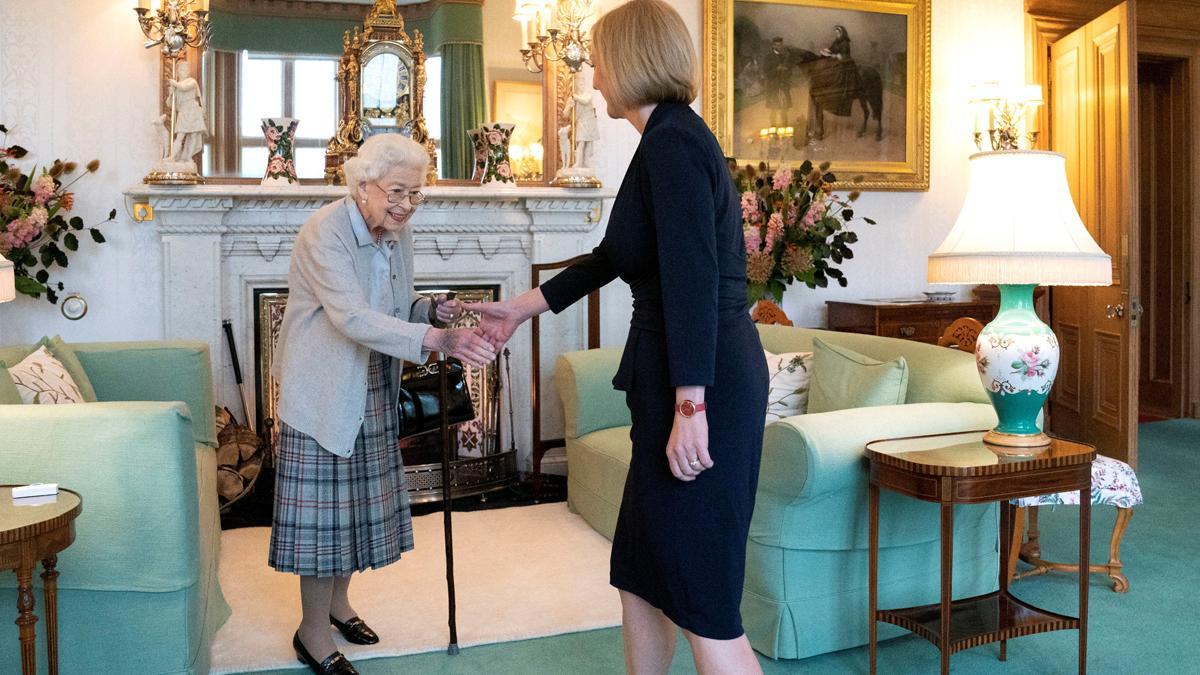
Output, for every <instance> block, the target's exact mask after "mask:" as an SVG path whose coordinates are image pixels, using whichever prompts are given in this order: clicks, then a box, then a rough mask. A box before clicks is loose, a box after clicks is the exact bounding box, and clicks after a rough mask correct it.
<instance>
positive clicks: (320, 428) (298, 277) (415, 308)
mask: <svg viewBox="0 0 1200 675" xmlns="http://www.w3.org/2000/svg"><path fill="white" fill-rule="evenodd" d="M348 208H351V209H354V208H358V207H357V206H355V204H354V203H353V202H352V201H350V199H349V197H347V198H345V199H340V200H338V201H335V202H333V203H331V204H327V205H326V206H324V207H322V208H321V209H320V210H318V211H317V212H316V213H314V214H313V215H312V216H311V217H310V218H309V219H308V222H306V223H304V226H303V227H301V228H300V233H299V234H298V235H297V236H296V244H295V247H294V248H293V250H292V260H291V266H290V268H289V270H288V301H287V309H286V310H285V311H284V314H283V323H282V325H281V326H280V330H279V342H278V344H277V345H276V348H275V349H276V351H275V359H274V364H273V365H272V374H273V375H274V376H275V378H276V379H277V380H278V381H279V408H278V417H279V419H280V420H282V421H283V422H285V423H287V425H288V426H290V427H292V428H293V429H295V430H297V431H300V432H302V433H305V434H307V435H309V436H311V437H313V438H314V439H315V440H316V441H317V443H319V444H320V445H321V447H322V448H325V449H326V450H328V451H330V452H332V453H334V454H335V455H339V456H342V457H349V456H350V454H351V452H352V451H353V450H354V440H355V438H357V437H358V432H359V429H361V427H362V423H363V415H364V412H365V408H366V402H367V361H368V360H369V358H370V354H371V352H372V351H377V352H382V353H384V354H387V355H389V356H393V357H395V360H394V361H393V371H392V381H393V382H399V379H398V375H399V372H400V367H401V366H402V365H403V361H413V362H418V363H423V362H424V361H425V360H426V359H427V358H428V357H429V351H428V350H426V349H424V348H422V346H421V343H422V341H423V340H424V339H425V333H427V332H428V331H429V328H430V326H429V306H430V301H429V299H428V298H422V297H421V296H420V295H419V294H417V292H416V291H415V289H414V288H413V240H412V232H411V231H410V230H409V229H408V228H405V229H404V230H403V231H402V232H400V233H399V234H396V235H393V236H394V238H395V240H396V244H395V250H394V251H393V252H392V255H391V281H392V291H393V294H394V297H395V305H396V307H395V311H394V315H388V314H384V313H382V312H378V311H375V310H373V309H371V307H370V305H369V300H368V295H367V289H368V288H369V283H370V281H369V279H370V271H371V258H372V256H373V255H374V254H375V249H374V247H373V246H372V242H371V241H370V240H367V241H362V240H360V237H359V236H358V235H357V234H356V233H355V230H354V228H353V226H352V225H351V220H350V213H349V211H347V209H348ZM397 317H406V318H407V319H408V320H407V321H405V320H404V319H402V318H397Z"/></svg>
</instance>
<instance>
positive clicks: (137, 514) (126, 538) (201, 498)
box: [0, 342, 229, 673]
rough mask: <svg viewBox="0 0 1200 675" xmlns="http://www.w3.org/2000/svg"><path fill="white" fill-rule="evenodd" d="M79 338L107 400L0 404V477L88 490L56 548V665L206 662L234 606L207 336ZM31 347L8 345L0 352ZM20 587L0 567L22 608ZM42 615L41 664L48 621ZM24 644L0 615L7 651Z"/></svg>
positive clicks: (104, 668) (200, 667)
mask: <svg viewBox="0 0 1200 675" xmlns="http://www.w3.org/2000/svg"><path fill="white" fill-rule="evenodd" d="M72 347H73V348H74V349H75V351H76V353H77V354H78V356H79V360H80V362H81V363H82V365H83V368H84V370H85V371H86V372H87V375H88V379H90V380H91V382H92V386H93V387H94V388H95V390H96V397H97V398H98V399H99V401H100V402H97V403H84V404H77V405H0V482H3V483H35V482H47V483H59V484H60V485H62V486H63V487H68V488H71V489H72V490H75V491H77V492H79V493H80V495H81V496H82V497H83V512H82V513H81V514H80V516H79V518H78V520H77V521H76V539H75V542H74V544H72V545H71V547H70V548H68V549H67V550H66V551H64V552H63V553H61V554H60V555H59V564H58V570H59V572H60V573H61V576H60V577H59V579H58V588H59V592H58V625H59V664H60V667H61V669H62V672H64V673H94V672H118V671H119V672H123V673H207V672H208V669H209V644H210V641H211V639H212V636H213V634H214V633H215V632H216V630H217V628H219V627H220V626H221V624H223V623H224V622H225V620H226V619H227V618H228V617H229V606H228V605H227V604H226V603H225V598H224V596H223V595H222V594H221V587H220V584H219V581H218V576H217V563H218V558H219V554H220V542H221V525H220V517H219V514H218V511H217V496H216V495H217V493H216V487H215V483H216V455H215V452H214V447H215V446H216V428H215V423H214V419H213V412H214V408H213V395H212V391H213V387H212V373H211V370H210V364H209V356H208V347H207V346H206V345H205V344H204V343H200V342H127V343H93V344H76V345H72ZM28 350H29V348H22V347H0V361H6V362H9V363H15V362H17V361H19V360H20V358H21V357H22V356H23V355H24V354H25V353H26V352H28ZM35 579H36V577H35ZM15 586H16V579H15V577H14V576H13V575H11V574H8V575H0V607H11V608H14V611H15V608H16V591H15ZM36 598H37V606H36V607H35V611H36V612H37V613H38V616H39V617H41V612H42V609H43V608H42V607H41V593H40V592H38V593H37V594H36ZM36 627H37V630H38V631H39V633H38V649H39V652H40V653H39V656H38V661H39V663H45V659H46V657H45V653H44V650H45V640H44V634H43V632H42V631H44V627H45V624H44V622H42V621H39V622H38V624H37V626H36ZM16 645H17V630H16V626H15V625H14V624H13V623H12V622H0V650H4V649H6V648H11V649H12V653H13V654H14V655H15V654H16ZM6 646H7V647H6ZM0 661H3V662H6V663H10V664H11V663H13V662H12V660H11V659H0ZM0 671H3V672H7V671H4V669H3V668H0Z"/></svg>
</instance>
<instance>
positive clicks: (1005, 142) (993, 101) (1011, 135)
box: [970, 82, 1042, 150]
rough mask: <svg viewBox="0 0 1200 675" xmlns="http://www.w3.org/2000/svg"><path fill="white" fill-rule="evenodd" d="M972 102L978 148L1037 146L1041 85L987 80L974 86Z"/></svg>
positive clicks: (1003, 148)
mask: <svg viewBox="0 0 1200 675" xmlns="http://www.w3.org/2000/svg"><path fill="white" fill-rule="evenodd" d="M970 103H971V108H972V111H973V113H974V117H975V147H976V148H978V149H979V150H1030V149H1033V148H1035V147H1036V146H1037V139H1038V128H1037V126H1038V117H1037V108H1038V106H1040V105H1041V104H1042V88H1041V87H1040V86H1038V85H1036V84H1026V85H1020V86H1003V85H1001V84H1000V83H999V82H984V83H983V84H980V85H976V86H974V87H972V88H971V98H970Z"/></svg>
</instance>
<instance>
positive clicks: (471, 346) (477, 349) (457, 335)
mask: <svg viewBox="0 0 1200 675" xmlns="http://www.w3.org/2000/svg"><path fill="white" fill-rule="evenodd" d="M424 346H425V348H427V349H431V350H433V351H439V352H442V353H444V354H446V355H447V356H453V357H454V358H456V359H458V360H459V361H462V362H463V363H466V364H468V365H472V366H475V367H476V368H483V367H484V366H486V365H487V364H488V363H491V362H492V361H495V360H496V348H495V347H493V346H492V343H491V342H489V341H488V340H485V339H483V337H481V336H480V335H479V334H478V333H477V332H476V329H474V328H449V329H442V328H430V329H429V331H428V332H426V333H425V341H424Z"/></svg>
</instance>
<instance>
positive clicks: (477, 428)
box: [254, 285, 517, 504]
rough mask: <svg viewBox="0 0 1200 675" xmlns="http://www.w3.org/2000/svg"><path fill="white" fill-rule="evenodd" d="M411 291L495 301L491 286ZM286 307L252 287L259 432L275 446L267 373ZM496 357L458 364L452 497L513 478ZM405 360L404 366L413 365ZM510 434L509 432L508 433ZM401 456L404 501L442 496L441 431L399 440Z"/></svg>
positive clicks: (270, 290)
mask: <svg viewBox="0 0 1200 675" xmlns="http://www.w3.org/2000/svg"><path fill="white" fill-rule="evenodd" d="M417 291H418V292H420V293H422V294H424V295H428V296H431V297H432V296H435V295H438V294H441V293H449V292H454V293H455V296H456V297H457V298H458V299H460V300H462V301H463V302H492V301H495V300H499V299H500V287H499V286H496V285H489V286H475V285H438V286H429V285H424V286H422V285H418V286H417ZM286 306H287V288H275V287H263V288H256V289H254V344H255V350H254V361H255V363H254V372H255V373H257V374H258V377H257V382H256V386H255V390H256V391H255V401H256V406H257V411H256V412H257V414H256V418H257V419H258V425H259V433H260V434H261V435H264V436H265V435H268V434H269V435H270V440H269V445H270V447H271V448H272V452H273V449H274V448H275V442H276V440H277V436H278V433H279V431H278V425H276V424H274V421H275V420H277V419H278V418H277V417H276V412H275V411H276V407H277V404H278V401H279V384H278V382H277V381H276V380H275V378H274V377H273V376H272V375H271V364H272V360H273V358H274V355H275V346H276V343H277V341H278V339H279V328H280V324H281V323H282V322H283V312H284V309H285V307H286ZM478 324H479V317H478V315H476V314H474V313H467V314H465V315H464V316H463V317H462V318H460V319H459V320H458V321H457V322H456V323H455V324H454V327H470V326H476V325H478ZM501 365H502V364H501V362H500V360H499V359H497V361H496V362H495V363H491V364H489V365H487V366H485V367H484V368H475V367H473V366H468V365H465V364H464V368H463V374H464V379H465V380H466V383H467V389H468V391H469V392H470V394H471V403H472V404H473V405H474V408H475V413H476V417H475V419H473V420H471V421H469V422H464V423H462V424H459V425H455V427H454V429H453V433H452V434H451V436H450V440H451V443H452V444H453V445H454V447H453V450H452V455H451V456H452V457H453V458H454V459H453V460H452V462H451V465H450V476H451V479H450V490H451V495H452V496H453V497H455V498H458V497H466V496H470V495H477V494H484V493H486V492H491V491H493V490H499V489H503V488H505V487H507V486H509V485H511V484H513V483H515V482H516V480H517V459H516V450H515V447H512V446H510V447H509V448H508V449H507V450H506V449H505V448H504V447H503V446H502V443H501V436H500V428H501V422H502V420H501V418H500V400H499V398H498V397H499V396H500V395H501V393H502V392H503V383H502V379H501V377H500V369H501ZM416 367H417V366H416V365H415V364H411V363H410V364H406V366H405V368H406V370H410V369H413V368H416ZM510 438H511V434H510ZM400 449H401V453H402V454H403V457H404V474H405V475H404V479H405V484H406V486H407V488H408V495H409V501H410V502H411V503H415V504H416V503H422V502H429V501H437V500H440V499H441V498H442V482H443V476H442V446H441V434H440V433H438V432H431V433H427V434H421V435H419V436H413V437H410V438H406V439H403V440H402V441H401V444H400Z"/></svg>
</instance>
